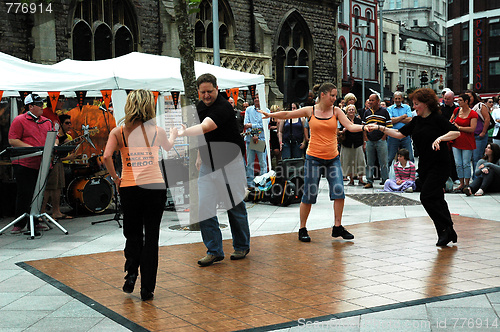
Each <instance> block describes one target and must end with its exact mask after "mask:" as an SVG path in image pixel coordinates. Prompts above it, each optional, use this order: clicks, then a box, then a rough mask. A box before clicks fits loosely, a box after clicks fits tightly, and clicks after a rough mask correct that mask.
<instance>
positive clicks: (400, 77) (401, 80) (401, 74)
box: [398, 69, 403, 84]
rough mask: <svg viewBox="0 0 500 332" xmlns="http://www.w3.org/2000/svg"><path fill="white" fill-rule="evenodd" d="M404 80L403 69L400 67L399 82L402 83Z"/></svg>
mask: <svg viewBox="0 0 500 332" xmlns="http://www.w3.org/2000/svg"><path fill="white" fill-rule="evenodd" d="M402 82H403V69H399V78H398V84H401V83H402Z"/></svg>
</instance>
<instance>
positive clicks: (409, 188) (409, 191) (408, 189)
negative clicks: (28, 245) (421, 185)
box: [405, 187, 413, 193]
mask: <svg viewBox="0 0 500 332" xmlns="http://www.w3.org/2000/svg"><path fill="white" fill-rule="evenodd" d="M412 192H413V188H412V187H408V188H406V189H405V193H412Z"/></svg>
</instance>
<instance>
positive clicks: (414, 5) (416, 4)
mask: <svg viewBox="0 0 500 332" xmlns="http://www.w3.org/2000/svg"><path fill="white" fill-rule="evenodd" d="M417 7H418V0H413V8H417Z"/></svg>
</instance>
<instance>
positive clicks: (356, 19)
mask: <svg viewBox="0 0 500 332" xmlns="http://www.w3.org/2000/svg"><path fill="white" fill-rule="evenodd" d="M358 26H359V8H357V7H356V8H354V32H359V29H358Z"/></svg>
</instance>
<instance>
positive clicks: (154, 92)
mask: <svg viewBox="0 0 500 332" xmlns="http://www.w3.org/2000/svg"><path fill="white" fill-rule="evenodd" d="M151 92H152V93H153V95H154V96H155V106H156V102H157V100H158V95H159V94H160V92H159V91H151Z"/></svg>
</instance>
